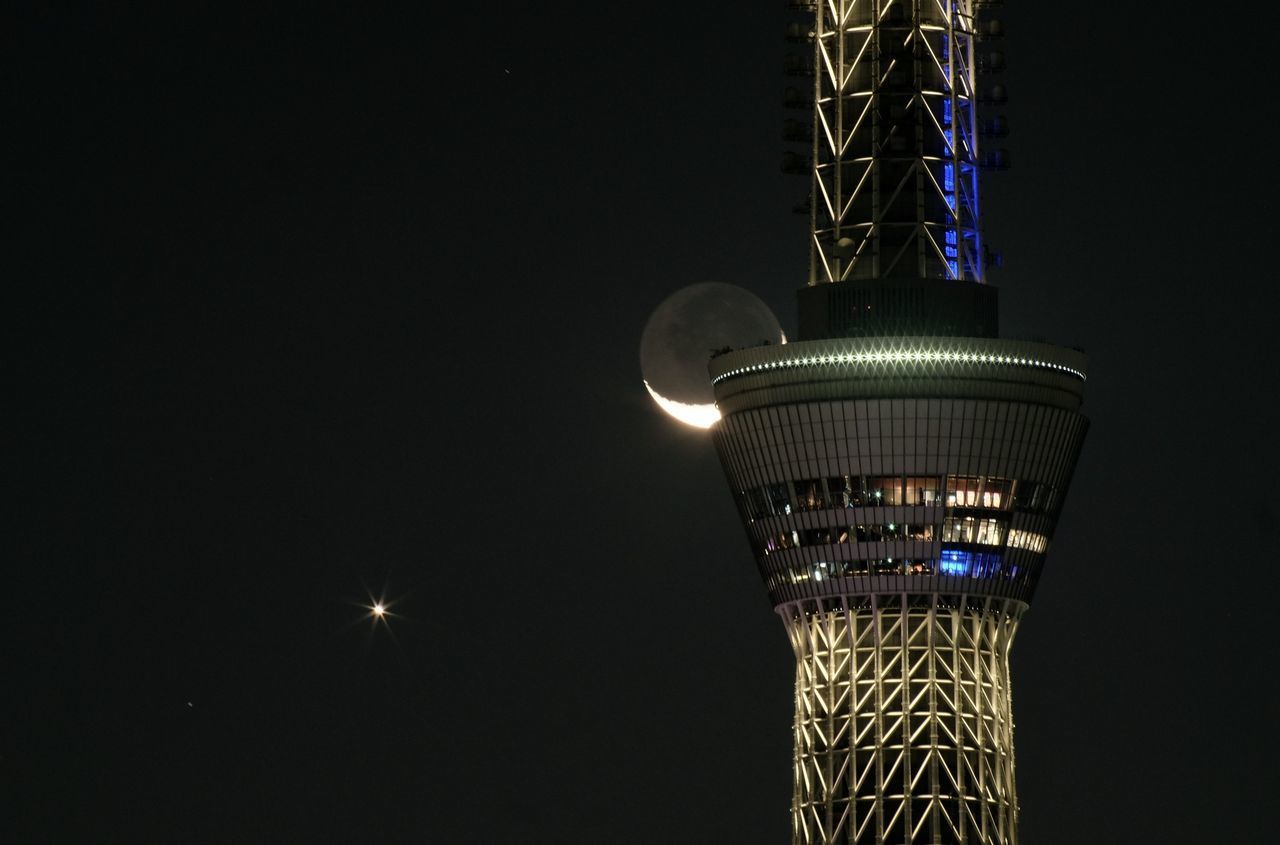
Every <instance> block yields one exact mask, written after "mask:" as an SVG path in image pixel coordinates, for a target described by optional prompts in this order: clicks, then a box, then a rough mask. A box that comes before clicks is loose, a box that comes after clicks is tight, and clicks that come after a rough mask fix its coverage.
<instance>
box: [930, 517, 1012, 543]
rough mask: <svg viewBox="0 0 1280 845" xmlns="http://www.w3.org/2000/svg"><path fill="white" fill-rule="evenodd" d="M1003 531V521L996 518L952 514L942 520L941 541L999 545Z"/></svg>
mask: <svg viewBox="0 0 1280 845" xmlns="http://www.w3.org/2000/svg"><path fill="white" fill-rule="evenodd" d="M1004 531H1005V525H1004V523H1003V522H1001V521H999V520H997V519H993V518H990V517H987V518H978V517H972V516H952V517H947V518H946V519H945V520H943V522H942V542H944V543H977V544H978V545H980V546H999V545H1002V544H1003V543H1004Z"/></svg>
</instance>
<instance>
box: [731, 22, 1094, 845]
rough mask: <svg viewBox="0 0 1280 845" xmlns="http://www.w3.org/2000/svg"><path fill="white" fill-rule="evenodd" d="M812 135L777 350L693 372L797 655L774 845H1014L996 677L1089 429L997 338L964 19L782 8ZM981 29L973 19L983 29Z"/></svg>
mask: <svg viewBox="0 0 1280 845" xmlns="http://www.w3.org/2000/svg"><path fill="white" fill-rule="evenodd" d="M791 5H792V6H794V7H796V8H797V9H799V10H801V11H802V12H805V13H806V15H807V18H806V21H805V22H804V23H802V24H798V25H796V26H795V27H793V29H791V30H790V35H791V37H792V39H793V40H797V41H801V42H811V46H812V55H811V57H809V56H807V55H806V56H800V57H793V58H792V59H790V60H789V63H788V69H789V72H791V73H793V74H796V75H797V76H798V77H799V78H805V75H806V74H811V75H812V83H813V84H812V86H811V88H809V89H807V90H806V91H803V92H802V91H801V90H800V89H799V88H791V89H788V93H787V100H788V104H789V105H800V106H803V107H805V108H811V109H812V115H813V120H812V123H811V125H809V126H808V127H806V126H804V125H802V124H798V123H797V122H794V121H793V122H789V123H788V127H787V130H786V134H787V137H788V138H789V139H790V140H802V141H806V142H811V143H810V147H809V152H808V153H807V154H791V155H790V156H789V158H788V159H787V161H786V163H785V165H784V166H785V167H787V168H789V169H795V170H800V171H803V172H806V173H808V174H809V175H810V176H811V179H812V190H811V196H810V202H809V208H808V211H809V214H810V222H811V232H810V235H811V238H810V267H809V279H808V284H807V285H806V286H805V287H803V288H801V290H800V291H799V293H798V304H799V318H800V319H799V323H800V332H799V341H798V342H794V343H789V344H786V345H782V346H762V347H755V348H749V349H742V350H737V351H732V352H728V353H725V354H722V355H719V356H717V357H715V358H714V359H712V361H711V364H710V376H711V379H712V383H713V386H714V390H715V398H716V403H717V405H718V406H719V409H720V412H721V414H722V418H721V420H720V422H719V423H718V424H717V425H716V426H715V428H714V429H713V437H714V440H715V444H716V449H717V452H718V454H719V456H720V460H721V463H722V464H723V467H724V470H725V474H726V477H727V479H728V482H729V485H730V487H731V489H732V492H733V494H734V497H735V500H736V502H737V505H738V509H739V512H740V514H741V517H742V522H743V525H744V526H745V528H746V532H747V536H748V539H749V541H750V543H751V546H752V549H753V550H754V553H755V556H756V560H757V563H758V565H759V569H760V574H761V576H762V577H763V579H764V582H765V587H766V589H767V590H768V594H769V598H770V600H771V601H772V603H773V605H774V607H775V609H776V612H777V613H778V614H779V615H780V616H781V618H782V622H783V625H784V626H785V629H786V632H787V635H788V637H789V638H790V640H791V644H792V646H793V648H794V651H795V657H796V677H795V694H796V698H795V721H794V731H795V750H794V795H793V801H792V829H793V837H792V838H793V842H794V843H797V845H800V843H803V845H826V843H832V844H833V845H834V843H857V845H871V843H876V845H881V844H882V843H883V845H899V843H983V845H987V844H988V843H989V844H990V845H1008V843H1015V842H1016V841H1017V814H1018V803H1017V797H1016V792H1015V784H1014V756H1013V720H1012V711H1011V700H1010V679H1009V666H1008V655H1009V650H1010V647H1011V645H1012V643H1013V638H1014V634H1015V632H1016V630H1017V627H1018V624H1019V621H1020V619H1021V618H1022V615H1023V613H1024V611H1025V610H1026V609H1027V607H1028V606H1029V604H1030V602H1031V599H1032V596H1033V594H1034V592H1035V587H1036V582H1037V580H1038V578H1039V576H1040V572H1041V568H1042V566H1043V564H1044V560H1045V555H1046V553H1047V551H1048V548H1049V544H1050V541H1051V539H1052V537H1053V533H1054V526H1055V523H1056V521H1057V517H1058V514H1059V511H1060V509H1061V507H1062V504H1063V500H1064V497H1065V495H1066V492H1067V487H1068V485H1069V482H1070V480H1071V475H1072V472H1073V469H1074V466H1075V463H1076V460H1077V457H1078V456H1079V453H1080V449H1081V447H1082V445H1083V441H1084V437H1085V432H1086V430H1087V427H1088V421H1087V420H1086V419H1085V418H1084V417H1083V416H1082V415H1081V414H1080V406H1081V402H1082V399H1083V392H1082V390H1083V383H1084V380H1085V374H1084V371H1085V358H1084V356H1083V355H1082V354H1081V353H1080V352H1078V351H1075V350H1071V349H1064V348H1060V347H1057V346H1052V345H1048V344H1044V343H1032V342H1026V341H1015V340H1004V339H1000V338H999V336H998V330H997V323H996V318H997V307H996V292H995V289H994V288H992V287H990V286H988V285H987V284H986V278H985V275H986V274H985V267H986V264H987V263H988V261H989V259H990V256H989V253H988V252H987V250H986V248H985V247H984V245H983V242H982V235H981V227H980V221H979V214H978V172H979V170H980V169H981V168H984V167H994V168H1000V167H1003V165H1004V164H1005V163H1006V162H1007V157H1006V156H1005V155H1004V154H1003V153H1001V152H994V153H986V152H983V151H982V150H981V149H980V147H981V146H982V142H983V141H984V139H985V138H987V137H990V136H992V135H997V136H998V135H1000V134H1002V133H1003V128H1004V123H1003V119H1002V118H999V117H995V116H987V115H985V114H980V112H981V111H982V109H983V108H987V109H988V110H989V107H990V106H991V105H995V104H998V103H999V102H1001V101H1002V100H1003V96H1004V95H1003V90H1002V89H1001V88H999V86H986V87H984V85H985V83H986V79H987V78H988V76H987V73H986V72H987V71H991V70H994V69H996V68H998V67H999V65H1000V64H1001V61H1000V58H999V54H998V53H995V52H993V51H992V49H991V47H992V39H993V38H994V37H995V36H997V35H998V34H999V32H1000V30H999V24H998V22H996V21H993V20H989V19H986V18H985V16H984V15H983V14H981V13H982V12H983V9H981V8H979V7H980V6H982V5H983V4H980V3H978V2H975V0H820V2H818V3H805V2H794V0H793V2H792V4H791ZM988 5H989V4H988Z"/></svg>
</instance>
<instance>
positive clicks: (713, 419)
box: [644, 381, 720, 428]
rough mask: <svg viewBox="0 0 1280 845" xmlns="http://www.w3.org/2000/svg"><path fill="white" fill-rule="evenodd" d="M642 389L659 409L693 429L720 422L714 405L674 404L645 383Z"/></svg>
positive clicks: (674, 402) (717, 410) (709, 426)
mask: <svg viewBox="0 0 1280 845" xmlns="http://www.w3.org/2000/svg"><path fill="white" fill-rule="evenodd" d="M644 389H645V390H647V391H649V395H650V396H652V397H653V401H654V402H657V403H658V407H659V408H661V409H662V410H664V411H666V412H667V413H668V414H669V415H671V416H672V417H674V418H675V419H677V420H679V421H680V422H682V423H684V424H685V425H691V426H694V427H695V428H711V426H713V425H715V424H716V423H717V422H718V421H719V420H720V409H719V408H717V407H716V406H715V404H714V403H708V404H706V405H689V404H687V403H685V402H676V401H674V400H672V399H668V398H667V397H665V396H662V395H660V394H659V393H658V392H657V391H656V390H654V389H653V388H652V387H650V386H649V382H647V381H646V382H645V383H644Z"/></svg>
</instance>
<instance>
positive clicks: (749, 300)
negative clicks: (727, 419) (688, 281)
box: [640, 282, 787, 428]
mask: <svg viewBox="0 0 1280 845" xmlns="http://www.w3.org/2000/svg"><path fill="white" fill-rule="evenodd" d="M786 342H787V338H786V335H784V334H783V333H782V326H781V325H780V324H779V323H778V318H777V317H776V316H774V314H773V312H772V311H771V310H769V306H768V305H765V304H764V302H763V301H762V300H761V299H760V297H758V296H756V295H755V294H753V293H751V292H750V291H748V290H745V289H744V288H740V287H738V286H737V285H728V284H724V283H722V282H701V283H699V284H696V285H689V286H688V287H685V288H681V289H680V290H678V291H676V292H675V293H673V294H671V296H669V297H667V298H666V299H665V300H663V301H662V303H661V304H660V305H659V306H658V307H657V308H656V309H654V312H653V315H652V316H650V317H649V322H648V323H646V324H645V327H644V333H643V334H642V335H641V337H640V373H641V375H642V376H643V378H644V386H645V389H646V390H648V391H649V395H650V396H652V397H653V401H654V402H655V403H657V405H658V407H659V408H661V409H662V410H663V411H664V412H666V413H667V414H669V415H670V416H671V417H673V418H674V419H677V420H679V421H680V422H682V423H685V424H686V425H691V426H694V427H696V428H710V427H711V426H713V425H715V424H716V421H717V420H719V419H720V411H719V410H718V409H717V408H716V404H715V396H714V395H713V393H712V390H711V379H710V378H709V377H708V376H707V362H708V361H710V360H711V358H712V356H713V355H714V354H715V353H716V352H718V351H720V350H724V349H742V348H744V347H748V346H760V345H762V344H765V343H786Z"/></svg>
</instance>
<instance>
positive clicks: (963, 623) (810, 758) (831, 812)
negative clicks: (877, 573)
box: [778, 594, 1025, 845]
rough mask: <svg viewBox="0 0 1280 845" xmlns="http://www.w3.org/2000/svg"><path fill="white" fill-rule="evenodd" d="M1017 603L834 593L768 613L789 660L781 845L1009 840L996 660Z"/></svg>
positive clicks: (1001, 656) (1004, 715)
mask: <svg viewBox="0 0 1280 845" xmlns="http://www.w3.org/2000/svg"><path fill="white" fill-rule="evenodd" d="M1024 607H1025V605H1023V604H1021V603H1020V602H1015V601H1008V600H999V599H976V598H973V597H968V598H966V597H959V596H946V595H939V594H933V595H888V596H886V595H878V596H842V597H835V598H831V599H821V600H817V601H807V602H798V603H794V604H789V605H782V606H781V607H779V608H778V611H779V613H780V614H781V615H782V617H783V621H784V622H785V624H786V627H787V633H788V635H789V636H790V638H791V643H792V646H793V647H794V649H795V653H796V715H795V757H794V760H795V797H794V800H793V804H792V842H793V843H794V845H835V843H842V844H843V845H872V843H874V844H875V845H900V844H902V843H934V845H940V843H966V844H967V843H981V845H1013V843H1015V842H1016V841H1017V838H1016V817H1017V798H1016V796H1015V793H1014V772H1013V720H1012V714H1011V710H1010V697H1009V666H1008V653H1009V648H1010V646H1011V644H1012V642H1013V637H1014V633H1015V630H1016V628H1017V623H1018V618H1019V616H1020V614H1021V612H1022V610H1023V609H1024Z"/></svg>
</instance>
